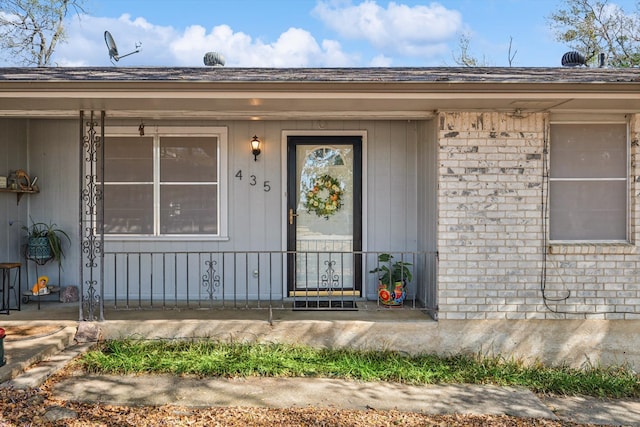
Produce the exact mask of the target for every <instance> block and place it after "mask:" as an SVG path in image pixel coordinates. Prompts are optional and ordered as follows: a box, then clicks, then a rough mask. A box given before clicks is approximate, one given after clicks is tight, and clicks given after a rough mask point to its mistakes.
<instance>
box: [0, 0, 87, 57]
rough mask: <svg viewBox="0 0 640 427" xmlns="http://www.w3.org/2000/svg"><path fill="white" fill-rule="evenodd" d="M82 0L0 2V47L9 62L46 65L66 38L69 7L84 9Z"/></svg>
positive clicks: (77, 11)
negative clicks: (65, 23)
mask: <svg viewBox="0 0 640 427" xmlns="http://www.w3.org/2000/svg"><path fill="white" fill-rule="evenodd" d="M84 2H85V0H2V1H0V48H1V49H2V50H3V51H4V52H3V53H4V55H7V56H9V58H10V59H11V60H12V62H15V63H17V64H23V65H35V66H38V67H45V66H49V65H51V57H52V55H53V53H54V51H55V49H56V46H57V45H58V43H61V42H64V40H65V29H64V20H65V18H66V17H67V14H68V12H69V8H70V7H72V8H73V10H74V11H75V13H76V14H79V13H80V12H83V11H84V9H83V8H82V5H83V4H84Z"/></svg>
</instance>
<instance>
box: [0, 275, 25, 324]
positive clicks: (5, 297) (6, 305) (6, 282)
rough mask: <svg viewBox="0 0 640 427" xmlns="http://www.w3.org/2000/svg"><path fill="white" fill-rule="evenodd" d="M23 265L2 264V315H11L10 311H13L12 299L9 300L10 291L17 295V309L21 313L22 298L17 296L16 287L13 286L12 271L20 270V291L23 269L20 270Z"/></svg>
mask: <svg viewBox="0 0 640 427" xmlns="http://www.w3.org/2000/svg"><path fill="white" fill-rule="evenodd" d="M21 266H22V264H20V263H19V262H0V270H2V304H0V313H1V314H9V310H11V299H10V298H9V291H11V290H12V289H13V293H14V295H16V299H17V303H16V304H17V306H18V307H17V309H18V311H20V298H19V297H18V296H17V295H18V294H17V293H16V290H15V287H14V286H15V283H14V286H11V270H13V269H15V268H17V269H18V291H19V289H20V284H21V283H22V269H21V268H20V267H21Z"/></svg>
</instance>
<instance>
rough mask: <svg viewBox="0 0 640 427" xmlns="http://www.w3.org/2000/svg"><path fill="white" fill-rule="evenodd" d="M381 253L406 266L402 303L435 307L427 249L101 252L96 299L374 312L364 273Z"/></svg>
mask: <svg viewBox="0 0 640 427" xmlns="http://www.w3.org/2000/svg"><path fill="white" fill-rule="evenodd" d="M381 253H390V254H392V255H393V257H394V261H403V262H407V263H409V264H411V265H410V267H409V268H410V270H411V273H412V276H413V278H412V280H411V282H409V283H408V284H407V287H406V289H407V296H406V299H405V301H404V304H403V307H404V308H411V309H420V310H427V311H434V312H435V310H436V301H435V295H436V293H435V272H434V266H435V254H432V253H426V252H353V251H352V252H334V251H332V252H327V251H305V252H300V251H296V252H286V251H221V252H190V251H181V252H155V251H154V252H115V251H114V252H109V251H105V252H104V260H103V263H104V264H103V268H104V284H103V289H102V300H103V301H104V302H105V305H107V307H109V308H113V309H116V310H119V309H125V310H126V309H156V308H157V309H173V308H190V309H218V308H219V309H228V308H241V309H266V308H269V309H307V310H309V309H317V310H330V309H357V306H358V304H367V305H369V306H371V305H373V306H378V307H379V308H381V309H382V308H386V307H384V306H381V305H380V303H379V302H378V299H377V282H378V279H377V275H376V274H374V273H369V272H370V271H371V270H373V269H375V268H376V267H379V266H380V263H379V261H378V256H379V255H380V254H381ZM290 275H293V277H294V278H293V279H289V278H288V276H290ZM291 281H292V282H293V284H292V285H288V283H289V282H291Z"/></svg>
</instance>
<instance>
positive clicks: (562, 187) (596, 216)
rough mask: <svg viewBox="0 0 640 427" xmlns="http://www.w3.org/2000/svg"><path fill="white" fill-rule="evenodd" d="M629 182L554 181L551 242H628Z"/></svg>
mask: <svg viewBox="0 0 640 427" xmlns="http://www.w3.org/2000/svg"><path fill="white" fill-rule="evenodd" d="M626 200H627V183H626V181H590V182H589V181H555V182H553V183H552V186H551V189H550V210H551V219H550V223H549V226H550V237H551V239H552V240H625V239H626V238H627V235H626V223H627V214H626V206H627V204H626Z"/></svg>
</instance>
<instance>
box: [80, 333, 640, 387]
mask: <svg viewBox="0 0 640 427" xmlns="http://www.w3.org/2000/svg"><path fill="white" fill-rule="evenodd" d="M81 364H82V367H83V368H84V369H85V370H86V371H88V372H92V373H102V374H135V373H158V374H159V373H163V374H175V375H200V376H222V377H240V376H271V377H331V378H345V379H353V380H361V381H395V382H403V383H409V384H442V383H449V384H451V383H458V384H459V383H466V384H495V385H502V386H521V387H526V388H528V389H530V390H532V391H534V392H538V393H555V394H568V395H587V396H597V397H610V398H623V397H627V398H628V397H640V377H639V376H638V375H637V374H635V373H634V372H633V371H631V370H630V369H626V368H623V367H608V368H603V367H588V368H584V369H574V368H569V367H564V366H560V367H552V366H544V365H542V364H541V363H535V364H525V363H523V362H522V361H519V360H512V359H505V358H502V357H491V358H490V357H480V356H472V355H457V356H451V357H440V356H434V355H420V356H407V355H403V354H400V353H396V352H390V351H387V352H379V351H375V352H374V351H357V350H345V349H315V348H311V347H304V346H292V345H283V344H244V343H231V344H229V343H220V342H215V341H209V340H193V341H143V340H112V341H107V342H105V343H103V344H101V346H100V347H99V348H98V349H96V350H94V351H91V352H88V353H87V354H85V355H84V356H83V357H82V359H81Z"/></svg>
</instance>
